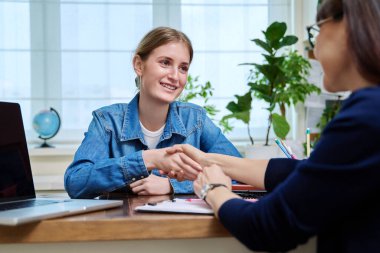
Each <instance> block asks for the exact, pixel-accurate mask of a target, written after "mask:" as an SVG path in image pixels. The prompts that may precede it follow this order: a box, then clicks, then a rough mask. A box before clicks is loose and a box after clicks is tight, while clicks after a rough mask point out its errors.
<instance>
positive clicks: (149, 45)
mask: <svg viewBox="0 0 380 253" xmlns="http://www.w3.org/2000/svg"><path fill="white" fill-rule="evenodd" d="M170 42H183V43H185V45H186V46H187V48H188V50H189V54H190V62H189V63H191V61H192V59H193V46H192V45H191V41H190V39H189V38H188V37H187V36H186V34H184V33H183V32H181V31H178V30H175V29H173V28H170V27H157V28H155V29H153V30H151V31H150V32H148V33H147V34H146V35H145V36H144V38H143V39H142V40H141V41H140V43H139V45H138V46H137V49H136V52H135V54H136V55H138V56H140V58H141V59H142V60H143V61H144V60H146V59H147V58H148V57H149V55H150V53H151V52H152V51H153V50H154V49H156V48H157V47H160V46H162V45H165V44H168V43H170Z"/></svg>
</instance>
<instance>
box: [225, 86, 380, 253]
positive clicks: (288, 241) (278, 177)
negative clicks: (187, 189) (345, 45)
mask: <svg viewBox="0 0 380 253" xmlns="http://www.w3.org/2000/svg"><path fill="white" fill-rule="evenodd" d="M265 187H266V188H267V190H268V191H270V194H268V195H267V196H265V197H264V198H262V199H261V200H260V201H258V202H256V203H251V202H247V201H244V200H240V199H232V200H229V201H227V202H226V203H224V204H223V205H222V206H221V208H220V210H219V213H218V215H219V217H220V221H221V222H222V224H223V225H224V226H225V227H226V228H227V229H228V230H229V231H230V232H231V233H232V234H233V235H234V236H235V237H237V238H238V239H239V240H240V241H241V242H242V243H243V244H245V245H246V246H247V247H248V248H250V249H252V250H258V251H260V250H263V251H264V250H265V251H283V250H289V249H292V248H295V247H297V245H299V244H303V243H305V242H306V241H307V240H308V239H309V238H310V237H312V236H314V235H317V251H318V252H334V253H338V252H355V253H356V252H371V253H372V252H379V250H380V243H379V242H380V197H379V196H380V87H378V88H365V89H362V90H358V91H356V92H354V93H352V94H351V95H350V97H349V98H347V99H346V100H345V102H344V103H343V106H342V108H341V111H340V112H339V113H338V115H337V116H336V117H335V118H334V119H333V120H332V121H331V122H330V123H329V124H328V125H327V127H326V128H325V131H324V132H323V134H322V136H321V139H320V141H319V142H318V144H317V146H316V147H315V149H314V151H313V152H312V154H311V156H310V158H309V159H307V160H302V161H297V160H291V159H271V160H270V161H269V164H268V168H267V171H266V174H265Z"/></svg>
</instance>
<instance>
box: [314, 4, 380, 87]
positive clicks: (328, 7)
mask: <svg viewBox="0 0 380 253" xmlns="http://www.w3.org/2000/svg"><path fill="white" fill-rule="evenodd" d="M328 17H333V18H334V19H336V20H338V19H340V18H342V17H344V18H345V19H346V21H347V37H348V46H349V48H350V52H351V54H352V56H353V59H354V61H355V64H356V66H357V68H358V70H359V73H360V74H361V75H362V76H363V77H364V78H365V79H366V80H368V81H370V82H373V83H376V84H377V85H380V44H379V41H380V1H379V0H324V1H323V2H322V5H321V7H320V9H319V11H318V14H317V21H319V20H322V19H325V18H328Z"/></svg>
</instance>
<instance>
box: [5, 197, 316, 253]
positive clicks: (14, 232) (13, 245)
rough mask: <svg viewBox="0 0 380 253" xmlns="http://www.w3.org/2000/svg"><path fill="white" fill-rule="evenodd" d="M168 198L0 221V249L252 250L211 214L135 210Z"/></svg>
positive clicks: (196, 252)
mask: <svg viewBox="0 0 380 253" xmlns="http://www.w3.org/2000/svg"><path fill="white" fill-rule="evenodd" d="M168 198H169V196H155V197H153V199H152V197H129V198H125V199H124V205H123V206H122V207H118V208H113V209H109V210H104V211H97V212H92V213H87V214H82V215H76V216H70V217H64V218H59V219H51V220H45V221H41V222H38V223H33V224H26V225H22V226H17V227H7V226H0V252H7V253H12V252H26V251H28V252H58V253H59V252H65V253H67V252H92V253H95V252H112V253H114V252H136V251H138V252H152V251H154V252H155V253H158V252H165V253H167V252H191V253H200V252H207V253H210V252H239V253H240V252H241V253H243V252H251V251H249V250H248V249H246V248H245V247H244V246H243V245H241V244H240V243H239V242H238V241H237V240H236V239H234V238H233V237H231V235H230V234H229V232H227V231H226V230H225V229H224V227H223V226H222V225H221V224H220V223H219V222H218V220H217V219H215V218H214V217H213V216H211V215H186V214H148V213H136V212H134V211H133V209H134V207H136V206H138V205H142V204H144V203H147V202H154V201H160V200H164V199H168ZM297 252H313V251H297Z"/></svg>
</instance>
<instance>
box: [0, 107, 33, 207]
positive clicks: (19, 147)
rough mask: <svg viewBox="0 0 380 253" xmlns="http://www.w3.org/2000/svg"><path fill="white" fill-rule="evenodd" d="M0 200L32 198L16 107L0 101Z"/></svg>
mask: <svg viewBox="0 0 380 253" xmlns="http://www.w3.org/2000/svg"><path fill="white" fill-rule="evenodd" d="M0 118H1V119H5V120H4V121H2V123H1V124H0V203H1V202H7V201H12V200H18V199H27V198H34V197H35V192H34V185H33V178H32V173H31V168H30V162H29V155H28V149H27V146H26V139H25V132H24V126H23V123H22V117H21V110H20V106H19V105H18V104H15V103H4V102H0Z"/></svg>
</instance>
